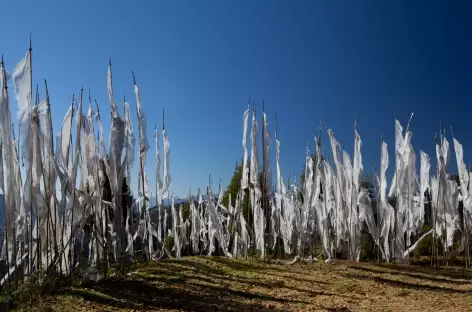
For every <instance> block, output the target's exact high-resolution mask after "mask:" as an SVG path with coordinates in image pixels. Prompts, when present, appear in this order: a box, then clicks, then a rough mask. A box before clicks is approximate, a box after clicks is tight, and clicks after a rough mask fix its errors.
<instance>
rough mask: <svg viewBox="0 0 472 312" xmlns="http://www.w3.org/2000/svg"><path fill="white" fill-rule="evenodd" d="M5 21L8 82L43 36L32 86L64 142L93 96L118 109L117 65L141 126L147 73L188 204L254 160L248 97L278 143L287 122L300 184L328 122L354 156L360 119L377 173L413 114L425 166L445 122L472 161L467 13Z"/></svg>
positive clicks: (354, 4)
mask: <svg viewBox="0 0 472 312" xmlns="http://www.w3.org/2000/svg"><path fill="white" fill-rule="evenodd" d="M2 12H3V14H2V25H3V31H2V37H1V38H2V41H1V42H2V44H1V46H0V52H2V53H3V54H4V58H5V61H6V64H7V69H9V70H10V71H12V70H13V68H14V66H15V65H16V64H17V62H18V61H20V59H21V58H22V57H23V56H24V54H25V52H26V50H27V48H28V39H29V33H30V31H32V33H33V71H34V72H33V80H34V83H35V84H36V83H40V84H41V85H42V81H43V79H44V78H46V79H47V80H48V85H49V90H50V97H51V101H52V107H53V120H54V126H55V131H56V132H57V131H58V130H59V126H60V123H61V121H62V118H63V116H64V114H65V113H66V111H67V108H68V106H69V105H70V99H71V96H72V93H75V94H77V93H78V92H79V91H80V88H81V85H82V84H83V86H84V88H85V89H88V88H91V90H92V95H93V97H94V98H96V99H97V100H98V102H99V103H100V107H101V110H102V111H105V110H107V109H108V105H109V104H108V98H107V91H106V73H107V64H108V58H109V57H111V58H112V61H113V74H114V76H113V82H114V90H115V96H116V98H117V99H121V98H122V97H123V96H124V95H126V97H127V99H128V100H129V102H130V104H131V105H132V114H133V115H135V114H136V110H135V101H134V97H133V85H132V82H133V81H132V76H131V71H132V70H134V71H135V73H136V77H137V80H138V83H139V84H140V86H141V88H142V94H143V97H142V101H143V106H144V111H145V113H146V115H147V118H148V133H149V135H150V140H151V142H153V140H152V131H153V129H154V124H155V123H157V124H158V125H161V119H162V116H161V115H162V113H161V112H162V108H165V110H166V128H167V129H168V131H169V137H170V140H171V171H172V176H173V188H174V190H175V194H178V195H185V194H187V193H188V189H189V187H190V186H192V190H196V188H198V187H201V188H203V187H205V186H206V184H207V181H208V174H210V173H211V174H212V177H213V183H214V184H216V183H217V181H218V179H219V178H220V177H221V179H222V181H223V184H225V185H226V183H227V182H228V181H229V179H230V178H231V175H232V172H233V169H234V164H235V162H236V161H237V160H240V159H241V157H242V147H241V135H242V113H243V111H244V109H245V108H246V106H247V101H248V96H249V94H251V95H252V98H253V99H254V100H255V103H256V109H257V111H258V112H260V111H261V106H262V100H265V103H266V104H265V107H266V112H267V113H268V116H269V118H270V129H271V131H272V132H273V131H274V130H275V126H274V122H273V115H274V112H277V115H278V128H279V138H280V140H281V153H282V154H281V158H282V171H283V175H284V177H285V178H287V177H288V174H289V173H292V174H293V173H294V172H295V173H296V174H297V176H298V175H299V173H300V171H301V169H302V167H303V163H304V155H305V150H306V144H307V142H308V143H309V144H310V146H311V147H313V132H314V131H315V130H316V129H317V128H318V125H319V121H320V119H322V120H325V119H326V120H328V124H329V126H330V127H331V128H332V129H333V130H334V132H335V134H336V136H337V138H338V139H339V140H340V141H341V142H343V143H344V146H345V148H346V150H347V151H348V152H349V153H352V150H353V121H354V117H355V115H357V121H358V130H359V132H360V134H361V136H362V138H363V160H364V170H365V171H366V172H371V171H372V170H373V168H374V166H375V168H376V170H378V168H379V157H380V137H381V133H382V132H383V134H384V135H383V136H384V139H385V140H386V141H387V143H388V144H389V146H390V147H391V148H390V154H391V156H393V150H392V147H393V146H394V118H395V116H397V117H398V118H399V119H400V120H401V121H402V123H404V124H405V125H406V123H407V120H408V118H409V116H410V114H411V112H415V116H414V119H413V123H412V130H413V132H414V133H415V136H414V139H413V142H414V146H415V148H416V151H417V152H418V153H419V150H420V149H423V150H425V151H426V152H427V153H428V154H429V155H430V156H431V157H433V156H434V154H433V153H434V141H433V137H434V133H435V132H438V130H439V123H440V121H442V123H443V125H444V126H445V127H447V129H448V130H449V127H450V126H451V125H452V126H453V130H454V134H455V135H456V137H457V138H458V139H459V140H460V141H461V142H462V143H463V145H464V149H465V158H466V161H467V162H468V161H471V160H472V158H471V155H472V136H470V132H469V131H470V130H469V129H470V120H471V114H470V113H471V109H470V106H471V100H472V75H471V73H472V18H471V17H472V4H471V3H470V2H467V1H455V2H444V1H417V2H416V3H412V2H411V1H216V0H215V1H133V2H132V1H47V0H45V1H21V2H18V1H12V0H8V1H3V3H2ZM42 90H44V89H43V88H42ZM42 95H44V91H42ZM119 104H120V109H122V107H123V106H122V103H121V102H120V103H119ZM15 107H16V106H15ZM14 109H15V108H14ZM102 116H103V117H104V125H105V130H106V132H108V128H109V117H108V115H107V114H102ZM135 120H136V119H134V121H135ZM134 128H135V129H137V125H136V123H135V124H134ZM448 132H449V131H448ZM449 133H450V132H449ZM326 143H327V140H326ZM151 146H152V149H151V151H150V152H149V154H148V162H147V168H148V170H149V172H150V176H151V185H154V179H153V172H154V164H153V158H154V146H153V144H151ZM273 146H275V142H274V144H273ZM325 150H327V151H328V150H329V146H327V147H326V148H325ZM329 154H330V152H328V155H329ZM330 158H332V157H330ZM273 161H275V157H273ZM453 161H454V162H455V158H453ZM391 163H393V159H392V158H391ZM273 167H274V169H275V164H274V166H273ZM453 167H455V165H454V166H453ZM135 181H136V179H134V182H135ZM151 189H153V186H152V187H151Z"/></svg>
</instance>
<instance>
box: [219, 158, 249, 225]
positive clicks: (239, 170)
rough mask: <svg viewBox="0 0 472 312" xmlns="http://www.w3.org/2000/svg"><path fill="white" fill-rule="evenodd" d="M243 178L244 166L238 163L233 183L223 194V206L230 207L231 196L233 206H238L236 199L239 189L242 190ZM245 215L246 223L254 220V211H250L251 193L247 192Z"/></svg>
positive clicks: (244, 206)
mask: <svg viewBox="0 0 472 312" xmlns="http://www.w3.org/2000/svg"><path fill="white" fill-rule="evenodd" d="M242 176H243V166H242V165H239V164H238V163H236V166H235V168H234V172H233V177H232V178H231V182H230V183H229V185H228V187H227V188H226V190H225V191H224V193H223V206H225V207H228V206H229V195H230V194H231V204H232V205H233V206H234V205H235V204H236V198H237V196H238V192H239V189H240V188H241V178H242ZM242 205H243V214H244V218H245V219H246V221H248V220H252V219H250V218H252V211H251V209H250V201H249V191H248V190H246V191H245V196H244V201H243V204H242Z"/></svg>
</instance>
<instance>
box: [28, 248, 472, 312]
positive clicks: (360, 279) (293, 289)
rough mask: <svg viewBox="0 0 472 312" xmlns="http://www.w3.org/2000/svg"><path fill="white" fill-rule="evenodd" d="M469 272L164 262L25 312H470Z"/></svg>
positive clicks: (59, 296) (347, 265)
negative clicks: (32, 311)
mask: <svg viewBox="0 0 472 312" xmlns="http://www.w3.org/2000/svg"><path fill="white" fill-rule="evenodd" d="M471 291H472V273H471V272H470V271H465V270H464V269H434V268H421V267H412V266H398V265H397V266H395V265H385V264H367V263H365V264H363V263H360V264H357V263H349V262H337V263H333V264H324V263H313V264H302V263H297V264H294V265H284V264H281V263H280V264H266V263H260V262H251V261H242V260H232V259H225V258H216V257H189V258H182V259H178V260H165V261H161V262H157V263H150V264H148V265H146V266H141V267H138V268H136V269H135V270H134V271H133V272H131V273H129V274H128V277H127V278H126V279H108V280H105V281H102V282H100V283H97V284H93V285H83V286H82V287H76V288H72V289H68V290H67V291H63V292H62V293H59V294H56V295H55V296H51V297H47V298H44V299H43V300H42V301H41V302H40V303H37V304H35V305H33V306H29V307H27V308H25V310H28V311H31V310H32V309H33V310H36V311H75V312H79V311H84V312H85V311H86V312H88V311H259V312H265V311H396V312H398V311H414V312H420V311H435V312H439V311H472V295H471Z"/></svg>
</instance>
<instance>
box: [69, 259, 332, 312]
mask: <svg viewBox="0 0 472 312" xmlns="http://www.w3.org/2000/svg"><path fill="white" fill-rule="evenodd" d="M219 266H225V267H226V268H229V270H230V272H228V271H227V270H223V269H221V268H219ZM260 269H261V268H260V267H259V266H257V265H253V264H250V263H245V264H244V265H243V264H239V263H237V262H234V261H227V260H225V259H220V258H218V259H215V258H208V260H206V259H205V260H203V261H192V260H187V259H183V260H167V261H162V262H158V263H156V264H152V265H151V266H148V267H146V268H142V269H138V270H137V272H134V273H133V274H132V275H130V276H129V277H128V278H126V279H124V278H123V279H107V280H104V281H101V282H98V283H88V284H84V285H83V286H82V287H81V288H74V289H71V290H69V291H68V294H69V295H73V296H76V297H79V298H82V299H84V300H87V301H90V302H96V303H100V304H105V305H108V306H110V307H114V308H122V309H135V310H141V311H146V310H149V309H182V310H185V311H218V310H226V311H236V310H237V311H262V312H264V311H284V310H286V309H281V308H279V307H280V306H285V305H286V304H289V305H292V304H297V303H300V304H306V303H307V302H303V301H297V300H289V299H284V298H279V297H274V296H270V295H267V294H262V293H258V292H255V291H254V290H253V289H252V288H253V287H262V288H264V289H271V288H279V287H280V286H281V285H280V282H276V281H274V283H273V284H272V283H269V282H262V281H254V280H251V279H249V278H245V277H244V276H240V275H233V274H231V273H232V272H231V270H237V271H241V272H242V271H246V272H247V271H253V272H260V271H261V270H260ZM189 271H192V272H195V271H197V272H198V273H199V274H201V275H200V276H199V277H198V278H195V276H194V275H195V273H193V274H187V273H189ZM237 284H239V285H241V284H243V285H245V286H244V287H242V288H243V289H244V290H242V289H241V287H240V288H238V289H235V288H234V287H232V286H233V285H237ZM296 290H297V291H300V292H308V293H310V295H320V294H323V293H322V292H319V293H318V292H316V291H308V290H302V289H300V290H299V289H296ZM324 295H326V294H324ZM262 302H264V304H262Z"/></svg>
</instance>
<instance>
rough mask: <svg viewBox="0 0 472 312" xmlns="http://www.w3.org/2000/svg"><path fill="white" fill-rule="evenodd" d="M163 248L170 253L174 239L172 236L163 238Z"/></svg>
mask: <svg viewBox="0 0 472 312" xmlns="http://www.w3.org/2000/svg"><path fill="white" fill-rule="evenodd" d="M164 246H165V248H166V249H167V250H168V251H172V248H174V237H173V236H166V237H164Z"/></svg>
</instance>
